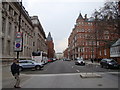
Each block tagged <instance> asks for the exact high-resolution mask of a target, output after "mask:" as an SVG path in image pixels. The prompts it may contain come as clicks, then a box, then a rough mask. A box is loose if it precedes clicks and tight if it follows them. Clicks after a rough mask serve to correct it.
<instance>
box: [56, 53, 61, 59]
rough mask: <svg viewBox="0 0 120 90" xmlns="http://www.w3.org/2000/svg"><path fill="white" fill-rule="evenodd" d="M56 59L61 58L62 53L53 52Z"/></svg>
mask: <svg viewBox="0 0 120 90" xmlns="http://www.w3.org/2000/svg"><path fill="white" fill-rule="evenodd" d="M55 56H56V58H57V59H62V58H63V53H56V54H55Z"/></svg>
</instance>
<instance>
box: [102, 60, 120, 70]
mask: <svg viewBox="0 0 120 90" xmlns="http://www.w3.org/2000/svg"><path fill="white" fill-rule="evenodd" d="M100 65H101V67H102V68H103V67H105V68H107V69H108V68H119V64H118V63H117V62H116V61H115V60H114V59H102V60H101V61H100Z"/></svg>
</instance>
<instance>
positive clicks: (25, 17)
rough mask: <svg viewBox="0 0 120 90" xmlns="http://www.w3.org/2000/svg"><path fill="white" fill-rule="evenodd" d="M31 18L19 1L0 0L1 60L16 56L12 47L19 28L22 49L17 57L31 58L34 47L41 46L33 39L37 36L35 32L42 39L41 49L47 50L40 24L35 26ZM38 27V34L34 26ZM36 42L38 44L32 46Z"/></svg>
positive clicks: (39, 42) (38, 47)
mask: <svg viewBox="0 0 120 90" xmlns="http://www.w3.org/2000/svg"><path fill="white" fill-rule="evenodd" d="M31 19H33V18H31V17H30V16H29V14H28V12H27V11H26V10H25V8H24V7H23V6H21V3H20V2H2V32H1V34H0V38H1V39H2V60H3V61H5V60H10V59H13V58H16V57H17V55H16V52H14V48H15V36H16V32H18V31H19V30H20V32H22V33H23V51H22V52H20V54H19V58H24V59H28V58H31V53H32V52H33V51H34V50H35V48H37V49H40V48H41V47H40V45H41V41H40V40H39V41H34V39H35V37H37V36H35V35H36V34H37V35H40V37H38V38H39V39H42V44H43V46H44V47H42V49H41V50H43V51H47V50H45V49H46V43H45V40H43V39H45V33H44V31H43V29H42V26H41V25H40V24H38V25H37V27H36V24H34V22H32V20H31ZM37 20H38V19H37ZM19 21H20V22H19ZM38 21H39V20H38ZM19 23H20V24H19ZM19 25H20V26H19ZM19 27H20V28H19ZM38 27H39V28H41V29H39V30H40V31H39V34H38V33H37V32H38V31H36V28H38ZM36 39H37V38H36ZM36 43H37V45H38V46H34V44H36ZM43 48H44V49H43Z"/></svg>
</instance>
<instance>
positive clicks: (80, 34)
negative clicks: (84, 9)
mask: <svg viewBox="0 0 120 90" xmlns="http://www.w3.org/2000/svg"><path fill="white" fill-rule="evenodd" d="M95 45H96V42H95V34H94V22H93V20H92V18H90V19H88V18H87V15H85V17H84V18H83V17H82V15H81V13H80V14H79V16H78V18H77V20H76V25H75V27H74V28H73V30H72V33H71V34H70V36H69V39H68V51H69V58H70V59H73V60H74V59H75V58H77V57H83V58H84V59H89V58H95Z"/></svg>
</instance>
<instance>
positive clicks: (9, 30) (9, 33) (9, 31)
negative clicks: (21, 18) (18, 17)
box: [8, 22, 12, 36]
mask: <svg viewBox="0 0 120 90" xmlns="http://www.w3.org/2000/svg"><path fill="white" fill-rule="evenodd" d="M11 27H12V25H11V23H10V22H9V28H8V35H9V36H10V35H11Z"/></svg>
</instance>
